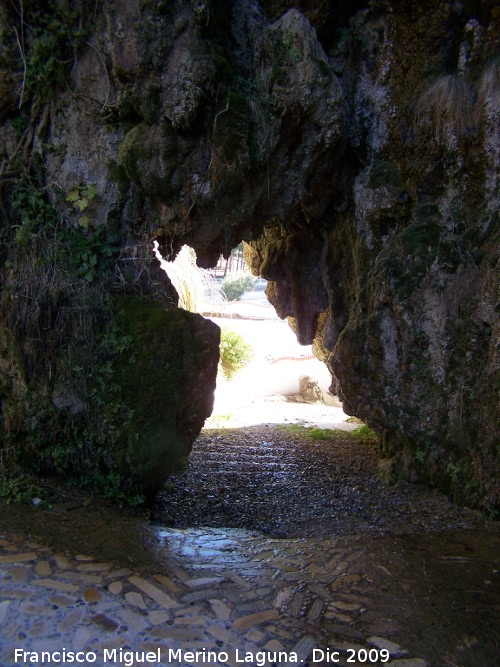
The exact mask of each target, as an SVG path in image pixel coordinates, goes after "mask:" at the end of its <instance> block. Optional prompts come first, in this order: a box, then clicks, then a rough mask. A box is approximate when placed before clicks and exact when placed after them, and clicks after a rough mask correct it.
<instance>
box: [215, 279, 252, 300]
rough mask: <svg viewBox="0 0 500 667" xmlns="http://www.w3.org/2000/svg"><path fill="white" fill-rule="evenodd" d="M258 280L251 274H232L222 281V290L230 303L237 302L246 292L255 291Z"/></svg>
mask: <svg viewBox="0 0 500 667" xmlns="http://www.w3.org/2000/svg"><path fill="white" fill-rule="evenodd" d="M256 280H257V278H256V277H255V276H252V275H251V274H249V273H231V274H229V275H228V276H226V278H224V280H223V281H222V285H221V290H222V291H223V292H224V294H225V295H226V298H227V300H228V301H237V300H238V299H239V298H240V297H241V296H243V294H245V292H248V291H249V290H250V289H253V287H254V285H255V281H256Z"/></svg>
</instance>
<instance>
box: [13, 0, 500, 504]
mask: <svg viewBox="0 0 500 667" xmlns="http://www.w3.org/2000/svg"><path fill="white" fill-rule="evenodd" d="M24 10H25V13H26V15H25V16H24V17H21V16H19V13H18V12H16V11H14V9H13V8H10V9H9V8H7V9H6V10H5V11H4V12H3V13H2V14H1V15H0V21H1V22H2V25H1V26H0V28H1V29H2V33H3V41H2V50H1V53H0V87H1V90H2V96H1V102H0V120H1V122H2V125H1V130H0V160H1V162H0V164H1V167H0V179H1V180H0V185H1V188H2V201H3V202H4V204H3V208H2V211H3V215H4V218H5V224H4V229H3V238H4V239H5V241H6V243H5V244H4V249H3V250H2V267H3V268H2V281H3V294H2V304H3V305H2V331H3V333H2V336H3V340H4V341H5V344H4V350H5V352H4V354H3V358H2V369H3V371H4V376H5V379H4V380H3V381H2V396H3V397H4V413H3V414H4V423H5V426H4V430H5V432H6V433H7V432H10V431H9V429H12V427H11V426H8V424H10V423H11V422H12V423H14V422H15V423H17V422H16V420H12V419H10V418H9V410H10V408H9V405H11V403H12V400H13V399H12V396H13V395H14V394H15V395H16V396H18V397H19V396H21V395H23V392H28V393H29V392H34V395H36V396H37V401H39V400H41V399H40V396H45V398H46V400H50V401H51V405H52V406H55V408H56V409H57V410H59V411H61V410H66V411H69V412H70V413H71V411H76V410H77V408H78V406H80V404H82V405H87V404H88V395H89V389H88V387H84V386H83V384H84V383H80V384H81V386H82V388H81V389H80V390H79V392H77V391H76V390H75V391H73V390H72V391H71V392H70V391H68V390H66V389H65V387H66V385H67V382H66V384H65V381H63V380H64V377H63V375H61V374H62V373H63V371H62V370H60V369H61V366H64V363H62V362H61V359H69V358H72V355H73V357H75V358H78V357H79V354H80V353H79V350H86V349H88V345H86V341H88V340H89V339H91V343H92V345H91V348H92V349H94V348H96V349H97V350H99V345H100V344H101V343H100V341H102V339H104V340H106V341H108V340H109V338H110V333H109V331H110V327H111V330H113V331H114V329H112V327H115V326H119V317H118V318H117V315H116V314H117V312H118V311H117V306H116V304H117V298H116V295H117V294H118V293H120V292H123V293H125V294H128V295H133V294H138V295H139V296H141V297H142V298H144V299H146V301H145V302H147V303H150V301H149V299H150V298H151V297H156V298H160V299H162V300H163V302H165V303H166V304H167V305H169V306H170V307H175V303H176V295H175V293H174V292H173V290H172V288H171V286H169V285H168V281H167V280H166V278H165V277H164V276H160V274H159V273H158V268H157V265H156V264H155V260H154V258H153V257H152V252H151V242H152V240H153V239H157V240H158V241H159V242H160V247H161V249H162V252H163V254H164V255H165V257H166V258H167V259H169V258H173V257H174V256H175V254H176V253H177V252H178V250H179V249H180V247H181V246H182V245H183V244H189V245H190V246H192V247H194V248H195V249H196V251H197V254H198V260H199V263H200V265H202V266H212V265H214V263H215V262H216V260H217V258H218V256H219V254H220V253H223V254H225V255H226V256H227V255H228V254H229V252H230V250H231V248H232V247H234V246H235V245H236V244H237V243H239V242H240V241H241V240H244V241H246V242H247V257H248V259H249V262H250V264H251V266H252V268H253V270H254V272H255V273H257V274H260V275H263V276H264V277H266V278H268V279H269V280H270V281H271V282H270V285H269V288H268V296H269V298H270V299H271V301H272V302H273V304H274V305H275V307H276V309H277V311H278V313H279V314H280V316H281V317H288V318H289V319H290V323H291V325H292V327H293V328H294V330H295V331H296V333H297V337H298V339H299V341H300V342H302V343H304V344H307V343H311V342H313V341H314V345H315V349H316V350H317V354H318V355H319V356H321V358H322V359H324V361H325V363H327V365H328V367H329V368H330V370H331V372H332V382H333V384H334V386H335V388H336V389H337V390H338V391H339V393H340V396H341V398H342V400H343V401H344V406H345V409H346V410H347V411H349V412H352V413H353V414H356V415H358V416H359V417H361V418H363V419H364V420H365V421H367V422H368V424H370V425H371V426H373V427H375V428H377V429H378V431H379V433H380V439H381V448H382V451H383V453H385V454H386V455H390V456H393V455H395V454H396V453H397V452H398V451H402V450H404V451H405V458H406V459H407V457H408V454H410V455H411V456H412V457H413V460H414V464H415V466H416V467H417V469H418V471H419V473H420V475H421V477H422V478H423V479H425V480H427V481H430V482H432V483H434V484H436V485H439V486H440V487H442V488H444V489H446V490H448V491H449V492H451V494H452V495H453V497H454V498H455V499H457V500H460V501H465V502H469V503H471V504H476V505H480V506H482V507H484V508H486V509H489V510H491V511H493V510H494V509H495V507H496V506H497V505H498V503H499V491H500V481H499V480H500V476H499V475H500V471H499V456H498V426H499V423H500V414H499V404H500V401H499V396H500V395H499V392H500V379H499V356H498V355H499V349H498V341H499V313H498V298H499V297H498V274H499V272H498V257H499V225H498V210H499V198H500V188H499V181H498V164H499V150H500V135H499V127H500V123H499V120H500V117H499V116H500V63H499V61H498V52H499V46H500V12H499V10H498V7H497V6H496V3H494V2H479V1H474V0H470V1H467V2H462V3H453V2H444V3H443V2H437V0H425V1H424V2H420V3H418V4H416V3H411V2H403V1H401V2H399V1H398V2H396V1H395V0H393V1H392V2H391V1H390V0H386V1H382V0H381V1H378V0H371V1H370V2H369V1H366V2H362V1H358V2H356V3H338V2H334V1H333V0H330V1H329V0H325V1H324V2H321V3H313V2H309V0H301V1H300V2H298V3H293V4H292V3H290V2H287V1H285V0H283V1H280V2H274V1H273V0H262V1H261V2H258V1H257V0H233V1H232V2H231V1H230V0H211V1H210V0H206V1H202V2H194V1H193V2H189V1H187V0H173V1H172V2H149V1H141V2H139V3H137V2H136V1H135V0H134V1H133V2H132V0H114V1H111V0H108V1H104V2H101V3H98V5H96V4H95V3H86V2H78V3H67V2H64V1H63V0H59V1H58V2H53V3H51V12H52V14H51V16H50V17H48V15H47V13H45V14H44V13H40V12H39V5H38V3H37V2H36V1H35V0H31V1H30V2H26V3H25V4H24ZM49 18H50V20H49ZM26 25H30V26H32V27H33V26H36V29H34V30H26V29H25V27H26ZM54 53H57V54H58V58H57V59H56V60H55V61H51V60H50V58H49V57H48V56H49V55H50V54H54ZM58 247H62V248H64V251H65V252H66V254H67V257H68V260H67V262H66V265H64V267H63V266H61V265H62V262H61V260H60V251H58ZM41 258H45V264H43V265H42V266H39V265H40V259H41ZM54 267H56V269H54ZM63 268H64V270H65V271H69V273H64V271H63ZM40 277H42V278H43V279H42V280H40ZM82 285H83V286H85V290H83V288H82V287H81V286H82ZM75 302H76V303H77V304H78V307H76V308H75V307H73V311H71V309H70V306H69V304H72V303H75ZM30 303H36V304H37V305H36V307H28V305H29V304H30ZM89 313H90V314H89ZM109 313H112V316H111V315H109ZM111 323H112V325H111ZM192 326H193V327H195V328H196V330H197V331H202V330H204V329H203V327H205V328H206V327H208V325H206V324H202V323H201V322H200V321H199V320H196V323H195V321H194V320H193V322H192ZM103 331H105V332H107V333H102V332H103ZM99 332H100V333H99ZM120 332H121V333H120V335H119V336H118V334H116V335H115V334H113V336H111V338H112V339H113V341H114V343H113V346H114V347H113V351H112V354H111V357H112V359H111V361H112V360H114V359H115V358H120V355H121V354H122V351H121V347H122V346H123V344H124V343H123V344H122V343H121V342H120V341H121V340H122V338H123V337H125V338H126V340H128V338H127V336H132V338H134V336H135V335H136V332H132V333H131V331H130V330H129V331H128V333H123V330H122V329H120ZM137 335H139V334H137ZM141 335H142V334H141ZM120 336H121V337H122V338H120ZM117 337H118V342H117V340H116V338H117ZM194 337H196V336H194ZM214 340H215V339H214ZM108 346H109V345H108ZM105 347H106V346H105ZM188 347H189V346H188ZM47 350H48V352H47ZM203 354H204V353H203ZM83 356H85V355H83ZM203 358H205V357H203ZM68 363H69V362H68ZM85 363H86V364H87V366H86V368H90V367H91V361H89V360H88V359H87V360H86V362H85ZM200 363H201V364H202V367H203V368H206V369H207V370H206V373H207V374H208V376H209V377H210V378H211V377H212V376H211V375H210V374H211V373H212V370H213V363H212V362H209V361H208V360H207V359H205V361H203V362H200ZM89 364H90V366H89ZM209 369H210V370H209ZM88 374H89V372H88V370H87V371H86V375H85V376H86V377H88ZM113 377H114V376H113ZM19 378H23V380H22V381H21V380H20V379H19ZM61 378H63V379H61ZM107 382H108V379H107V378H104V379H102V381H101V383H103V384H104V385H105V386H106V383H107ZM194 384H196V382H195V383H194ZM206 386H207V390H208V393H209V394H210V392H211V391H212V388H213V382H212V380H210V382H208V383H207V385H206ZM58 387H63V388H62V389H60V388H58ZM54 388H58V389H57V391H56V394H54V391H55V389H54ZM183 391H184V390H183V389H181V388H178V390H177V393H178V394H179V396H180V395H181V394H182V392H183ZM125 395H127V390H126V389H124V390H123V392H122V397H123V396H125ZM54 396H55V398H54ZM127 400H129V399H127ZM180 400H181V403H183V404H184V397H182V398H181V399H180ZM126 402H127V401H125V403H126ZM207 406H208V403H207ZM86 409H87V408H86ZM208 409H209V408H208V407H207V410H208ZM10 411H11V412H15V411H12V410H10ZM16 414H17V413H16ZM9 419H10V421H9ZM17 419H18V421H20V422H22V423H23V424H24V426H23V428H24V429H25V430H26V428H28V427H27V426H26V423H27V422H26V418H25V419H24V422H23V419H22V418H21V417H17ZM169 419H170V418H169ZM195 421H196V420H195ZM188 422H189V419H188ZM182 423H183V424H184V425H185V422H182ZM196 423H199V421H197V422H196ZM184 425H183V426H182V427H180V428H181V430H182V428H184V427H185V426H184ZM186 428H187V430H189V428H190V427H186ZM195 431H196V428H195V429H191V431H190V434H191V435H190V437H191V436H192V435H193V434H194V433H195ZM186 447H187V446H186ZM187 448H188V447H187ZM153 458H154V456H153Z"/></svg>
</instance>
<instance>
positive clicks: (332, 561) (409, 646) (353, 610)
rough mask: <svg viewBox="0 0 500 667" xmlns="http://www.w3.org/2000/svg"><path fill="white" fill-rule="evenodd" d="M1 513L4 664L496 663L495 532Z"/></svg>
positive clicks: (499, 542) (425, 666) (62, 511)
mask: <svg viewBox="0 0 500 667" xmlns="http://www.w3.org/2000/svg"><path fill="white" fill-rule="evenodd" d="M273 460H274V459H273ZM401 507H402V508H403V509H402V511H404V512H407V511H410V507H411V503H410V504H408V503H407V504H406V505H405V504H404V503H402V505H401ZM1 509H2V514H3V517H0V665H2V667H11V666H12V665H16V664H18V665H24V664H45V665H53V666H55V665H58V666H59V667H60V666H61V665H75V664H84V665H98V666H99V667H100V666H101V665H127V667H132V665H145V664H161V665H170V664H172V665H180V666H188V665H193V664H215V665H217V664H218V665H230V666H231V667H237V666H238V665H257V666H258V667H262V666H263V665H273V664H276V665H278V664H280V665H292V664H300V665H303V666H304V667H306V666H307V665H309V666H312V665H325V666H326V665H342V666H343V667H349V666H350V665H355V666H356V665H357V666H358V667H359V665H367V664H375V665H383V664H388V665H391V666H392V667H469V666H470V667H495V666H496V665H498V664H500V660H499V656H500V652H499V645H500V622H499V615H500V614H499V611H500V576H499V570H500V562H499V561H500V535H499V531H498V529H497V528H496V527H495V526H490V527H489V528H488V529H480V528H478V527H477V526H474V527H469V528H468V527H467V526H465V527H464V528H457V529H454V530H451V529H449V528H448V529H446V530H444V531H441V532H439V531H431V532H429V533H425V532H424V531H421V532H417V533H413V534H406V535H405V534H399V535H390V534H374V535H370V534H362V535H360V534H358V535H356V534H349V535H347V534H344V535H342V534H341V533H340V532H336V534H335V536H331V537H325V536H324V535H322V536H321V537H311V536H309V537H285V538H281V539H278V538H275V537H269V536H266V535H264V534H263V533H262V532H257V531H251V530H246V529H239V528H226V527H212V528H206V527H197V528H185V529H179V528H162V527H155V526H143V532H142V533H141V532H137V531H135V528H134V526H133V525H132V524H131V523H130V521H129V523H124V522H123V521H124V519H123V516H124V514H125V513H122V514H120V512H119V511H118V510H116V512H115V515H113V516H111V519H109V516H108V515H107V519H106V521H107V523H105V522H103V519H102V516H101V515H100V513H99V511H98V510H97V509H93V507H92V506H90V507H88V508H82V509H81V510H79V509H76V510H75V511H72V510H73V508H71V507H64V506H61V507H56V508H54V510H53V511H52V512H45V513H41V512H40V511H39V510H34V509H33V510H25V514H22V512H21V513H20V514H19V512H20V510H15V509H11V508H9V507H6V506H3V507H2V508H1ZM9 512H12V517H14V516H16V517H17V518H16V519H15V520H14V519H9V520H7V519H6V517H7V516H8V515H9ZM16 512H18V514H17V515H16ZM37 512H38V514H37ZM44 517H47V521H49V520H50V521H51V522H52V523H51V524H50V526H49V527H48V528H47V526H46V525H45V526H44V525H42V524H43V521H42V519H43V520H44V521H45V519H44ZM138 523H141V520H140V519H138ZM6 526H7V527H6ZM110 526H112V528H111V527H110ZM112 531H114V532H113V535H114V536H113V540H114V544H115V545H116V555H115V547H113V545H111V547H110V546H109V545H106V544H105V543H103V542H102V541H100V536H101V535H103V536H105V535H106V534H107V533H110V532H112ZM134 531H135V532H134ZM93 536H94V537H93ZM97 537H99V539H97ZM125 538H127V539H128V540H129V542H128V543H127V544H125ZM103 539H104V538H103ZM130 540H132V541H133V540H135V541H136V542H137V544H135V546H134V544H132V542H131V541H130ZM144 545H145V546H144ZM135 547H137V548H135ZM142 548H144V549H145V551H144V554H145V555H144V557H143V558H142V557H141V556H140V553H141V549H142ZM137 553H139V556H137ZM16 650H17V653H16ZM64 651H66V653H65V654H64ZM42 652H46V655H42ZM196 652H197V653H196ZM16 657H17V660H16ZM42 658H44V659H43V660H42Z"/></svg>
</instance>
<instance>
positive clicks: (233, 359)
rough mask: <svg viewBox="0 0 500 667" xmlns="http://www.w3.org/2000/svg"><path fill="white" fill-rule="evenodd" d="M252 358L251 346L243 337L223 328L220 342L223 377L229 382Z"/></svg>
mask: <svg viewBox="0 0 500 667" xmlns="http://www.w3.org/2000/svg"><path fill="white" fill-rule="evenodd" d="M252 357H253V350H252V346H251V345H249V344H248V343H247V342H246V341H245V339H244V338H243V336H241V335H240V334H238V333H236V331H232V330H231V329H227V328H225V327H223V328H222V330H221V340H220V366H221V369H222V373H223V374H224V377H226V378H227V379H228V380H230V379H231V378H232V377H233V375H235V373H237V372H238V371H239V370H241V369H242V368H244V367H245V366H246V365H247V364H248V363H249V362H250V361H251V359H252Z"/></svg>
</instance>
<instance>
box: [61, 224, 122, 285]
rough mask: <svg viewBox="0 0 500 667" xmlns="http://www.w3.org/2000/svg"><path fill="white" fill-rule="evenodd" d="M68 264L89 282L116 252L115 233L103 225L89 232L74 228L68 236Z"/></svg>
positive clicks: (105, 266) (98, 274)
mask: <svg viewBox="0 0 500 667" xmlns="http://www.w3.org/2000/svg"><path fill="white" fill-rule="evenodd" d="M68 242H69V247H70V264H71V265H72V266H73V267H74V268H75V269H76V271H77V274H78V276H80V277H81V278H85V280H86V281H87V282H89V283H91V282H93V281H94V280H95V278H96V277H97V276H100V275H102V274H103V273H104V272H105V271H106V270H107V269H108V268H109V266H110V263H111V260H112V258H113V255H114V254H116V253H117V252H118V246H117V245H116V234H115V233H114V232H112V231H111V230H109V229H108V228H106V227H104V226H100V227H98V228H97V229H96V230H95V231H93V232H89V231H87V230H86V229H85V228H84V229H78V230H75V231H74V233H73V235H72V236H70V237H69V240H68Z"/></svg>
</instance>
